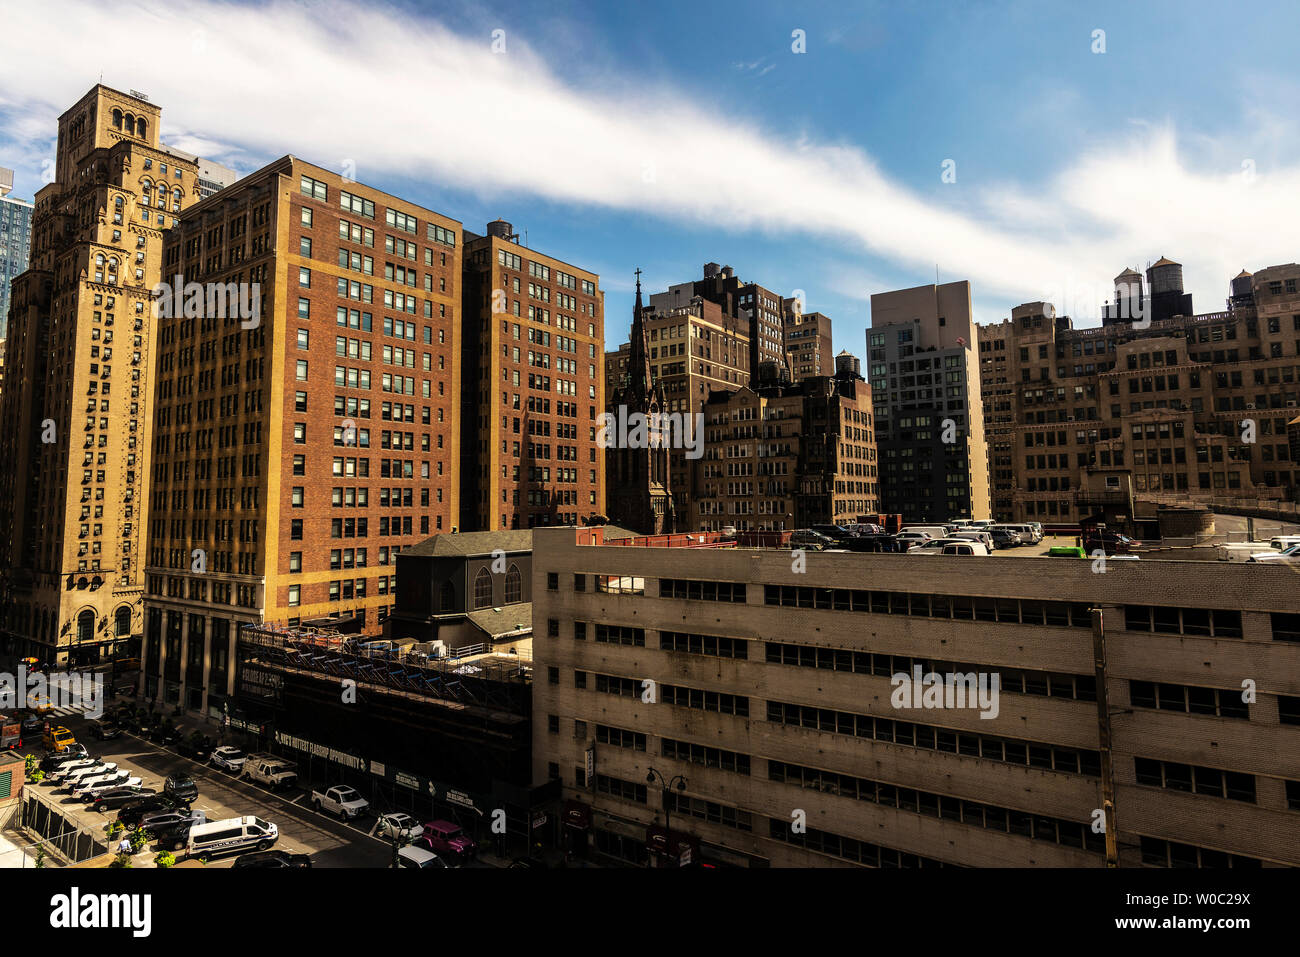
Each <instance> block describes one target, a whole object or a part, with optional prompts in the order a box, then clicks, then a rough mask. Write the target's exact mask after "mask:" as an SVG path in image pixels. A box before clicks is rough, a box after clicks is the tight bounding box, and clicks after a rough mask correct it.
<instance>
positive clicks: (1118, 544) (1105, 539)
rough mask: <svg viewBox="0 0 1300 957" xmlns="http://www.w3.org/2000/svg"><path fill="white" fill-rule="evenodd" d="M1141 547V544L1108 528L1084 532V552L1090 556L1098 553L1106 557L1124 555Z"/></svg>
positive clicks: (1090, 529)
mask: <svg viewBox="0 0 1300 957" xmlns="http://www.w3.org/2000/svg"><path fill="white" fill-rule="evenodd" d="M1141 545H1142V543H1141V542H1139V541H1136V540H1135V539H1132V538H1129V537H1128V536H1127V535H1124V534H1121V533H1120V532H1112V531H1111V530H1110V529H1106V528H1087V529H1084V531H1083V550H1084V551H1085V552H1087V553H1088V554H1089V555H1091V554H1092V553H1093V552H1096V551H1100V552H1102V553H1103V554H1106V555H1110V554H1116V555H1123V554H1126V553H1128V552H1131V551H1133V549H1135V548H1140V547H1141Z"/></svg>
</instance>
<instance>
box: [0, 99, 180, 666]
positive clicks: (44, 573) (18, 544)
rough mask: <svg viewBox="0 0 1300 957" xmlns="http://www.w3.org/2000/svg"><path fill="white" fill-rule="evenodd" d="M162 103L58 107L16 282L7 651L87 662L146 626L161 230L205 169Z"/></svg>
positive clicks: (3, 626)
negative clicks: (183, 148)
mask: <svg viewBox="0 0 1300 957" xmlns="http://www.w3.org/2000/svg"><path fill="white" fill-rule="evenodd" d="M161 112H162V111H161V110H160V108H159V107H157V106H155V105H153V104H152V103H149V102H148V101H147V100H145V99H143V98H141V97H140V96H137V95H134V94H133V95H127V94H125V93H120V92H118V91H117V90H112V89H109V88H108V87H106V86H95V87H94V88H93V89H92V90H91V91H90V92H89V93H87V94H86V95H85V96H83V97H82V98H81V99H80V100H79V101H77V103H76V104H75V105H74V106H73V107H72V108H71V109H69V110H68V111H67V112H65V113H64V114H63V115H62V116H60V117H59V139H58V153H57V166H56V171H55V181H54V182H53V183H51V184H49V185H48V186H46V187H45V188H43V189H42V190H41V191H40V192H39V193H37V194H36V209H35V213H34V216H33V222H32V248H31V261H30V266H29V268H28V270H27V271H26V272H25V273H23V274H22V275H21V276H19V277H18V279H17V280H15V282H14V285H13V301H12V304H11V310H10V316H9V338H8V357H7V362H8V367H7V370H6V384H5V390H4V397H3V402H2V405H0V413H2V415H3V421H4V423H5V428H4V429H3V431H0V458H2V459H3V461H4V463H5V468H4V469H3V470H2V471H0V591H3V594H0V630H2V631H3V636H4V638H3V650H5V651H8V652H11V653H15V654H22V655H27V654H31V655H35V656H36V657H39V658H41V659H42V660H45V661H49V662H53V663H57V664H67V663H89V662H93V661H97V660H100V658H101V657H104V656H106V655H107V654H108V653H109V652H110V651H111V650H112V648H113V646H115V645H118V644H119V643H120V644H123V645H125V644H127V643H129V642H130V640H131V638H132V637H133V636H136V635H138V634H139V633H140V625H141V622H142V616H141V599H142V596H143V584H144V583H143V578H142V570H141V565H142V554H141V552H142V545H141V539H142V536H143V532H144V528H145V522H146V521H147V517H148V501H147V499H146V495H145V491H146V490H145V476H146V472H147V468H148V462H147V457H148V450H149V446H150V436H151V427H152V409H151V408H150V400H151V397H152V391H153V382H152V379H153V347H154V335H155V327H154V323H153V321H152V317H151V310H150V296H151V291H152V289H153V287H154V285H155V284H156V283H157V282H158V278H159V275H160V266H161V261H162V247H163V238H164V236H165V235H166V234H167V232H168V231H169V230H170V229H172V228H173V227H174V226H175V225H176V222H177V219H178V217H179V216H180V215H181V212H182V211H183V210H184V209H186V208H187V207H188V206H190V205H191V204H193V203H195V202H196V201H197V200H198V181H197V175H196V172H197V167H196V165H195V163H194V162H193V161H191V160H187V159H182V158H178V157H177V156H176V155H175V154H174V153H172V152H170V151H168V150H167V148H166V147H164V146H163V145H162V144H161V143H160V142H159V140H158V127H159V120H160V119H161Z"/></svg>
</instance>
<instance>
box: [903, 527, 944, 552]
mask: <svg viewBox="0 0 1300 957" xmlns="http://www.w3.org/2000/svg"><path fill="white" fill-rule="evenodd" d="M941 537H942V536H941ZM932 538H934V536H933V535H931V534H930V533H929V532H921V531H902V532H899V533H898V534H897V535H895V536H894V541H896V542H898V543H899V545H901V546H902V547H903V550H904V551H906V550H907V549H908V548H911V547H912V546H913V545H919V544H921V543H922V542H928V541H929V540H930V539H932Z"/></svg>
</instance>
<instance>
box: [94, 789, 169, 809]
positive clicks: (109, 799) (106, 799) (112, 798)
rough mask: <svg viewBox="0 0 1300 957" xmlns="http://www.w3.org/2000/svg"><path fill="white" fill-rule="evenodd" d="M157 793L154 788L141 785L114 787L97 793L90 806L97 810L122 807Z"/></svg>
mask: <svg viewBox="0 0 1300 957" xmlns="http://www.w3.org/2000/svg"><path fill="white" fill-rule="evenodd" d="M157 793H158V792H157V791H155V790H154V789H153V788H146V787H140V786H139V785H131V786H129V787H120V788H112V789H111V790H108V791H104V792H103V793H102V794H97V795H96V796H95V798H94V800H93V801H91V802H90V806H91V807H92V808H93V809H94V810H96V811H107V810H108V809H109V808H113V807H122V806H123V805H126V804H130V803H131V802H132V801H137V800H139V799H140V798H146V797H150V796H152V795H154V794H157Z"/></svg>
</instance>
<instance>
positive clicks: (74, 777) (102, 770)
mask: <svg viewBox="0 0 1300 957" xmlns="http://www.w3.org/2000/svg"><path fill="white" fill-rule="evenodd" d="M116 770H117V765H116V764H114V763H113V762H112V761H96V762H95V763H94V764H88V765H86V766H85V767H82V768H78V769H77V770H76V771H73V772H72V773H71V774H69V775H68V776H67V777H65V778H64V779H63V780H62V781H61V782H60V784H62V786H63V787H65V788H67V789H68V790H69V791H71V790H72V789H73V788H75V787H76V786H77V785H78V784H80V783H81V782H82V781H85V780H86V779H88V778H93V777H98V776H100V775H102V774H108V773H109V772H112V771H116Z"/></svg>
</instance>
